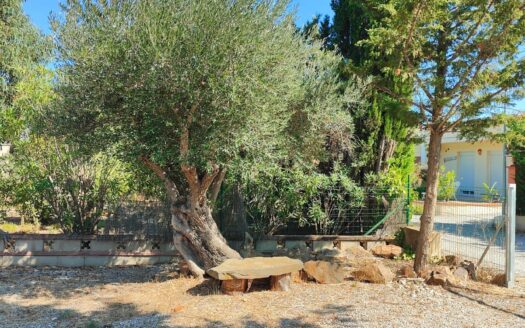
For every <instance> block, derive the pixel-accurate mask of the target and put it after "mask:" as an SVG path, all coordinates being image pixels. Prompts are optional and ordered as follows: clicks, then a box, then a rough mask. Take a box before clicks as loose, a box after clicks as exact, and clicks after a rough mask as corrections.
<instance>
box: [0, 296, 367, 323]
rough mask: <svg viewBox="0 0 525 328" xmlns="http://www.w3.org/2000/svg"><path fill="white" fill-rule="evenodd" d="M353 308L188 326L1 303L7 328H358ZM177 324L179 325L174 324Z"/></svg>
mask: <svg viewBox="0 0 525 328" xmlns="http://www.w3.org/2000/svg"><path fill="white" fill-rule="evenodd" d="M351 311H352V307H351V306H339V305H333V304H330V305H326V306H324V307H322V308H320V309H319V310H315V311H310V313H312V314H315V315H316V321H317V322H312V321H308V320H306V319H305V318H303V317H281V318H277V319H275V320H273V321H272V322H265V320H264V321H261V320H256V319H254V318H252V316H245V317H243V318H242V319H241V320H239V321H238V322H235V323H226V322H223V321H220V320H213V319H208V320H206V322H205V323H204V324H202V325H197V326H195V325H187V324H184V318H181V319H179V320H177V318H176V317H171V316H169V315H166V314H161V313H159V312H143V311H139V309H138V308H137V307H136V306H135V305H133V304H128V303H109V304H107V305H106V306H105V308H104V309H103V310H97V311H92V312H89V313H81V312H78V311H76V310H72V309H64V308H56V307H53V306H50V305H23V304H13V303H6V302H3V301H0V319H1V322H2V327H5V328H15V327H17V328H18V327H24V328H37V327H38V328H43V327H45V328H47V327H53V328H65V327H68V328H134V327H151V328H154V327H170V328H183V327H195V328H196V327H207V328H211V327H225V328H229V327H245V328H248V327H250V328H252V327H253V328H255V327H260V328H267V327H276V326H277V327H286V328H291V327H303V328H319V327H323V326H344V327H358V326H360V325H359V323H358V322H357V321H356V320H355V319H352V318H351V317H350V314H351ZM171 320H174V321H175V323H173V322H170V321H171Z"/></svg>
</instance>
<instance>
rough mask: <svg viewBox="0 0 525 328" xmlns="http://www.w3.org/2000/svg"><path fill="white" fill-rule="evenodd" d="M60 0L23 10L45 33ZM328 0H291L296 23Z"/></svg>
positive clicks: (31, 3) (30, 2)
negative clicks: (294, 8)
mask: <svg viewBox="0 0 525 328" xmlns="http://www.w3.org/2000/svg"><path fill="white" fill-rule="evenodd" d="M59 2H60V0H26V2H25V3H24V10H25V12H26V14H27V15H29V17H30V18H31V20H32V21H33V24H35V25H36V26H38V28H40V29H41V30H42V31H44V32H45V33H49V20H48V17H49V13H50V12H55V13H59V12H60V8H59V6H58V4H59ZM330 2H331V1H330V0H293V1H292V3H293V4H294V5H296V6H297V9H298V12H297V24H298V25H303V24H304V23H305V22H306V21H308V20H309V19H311V18H312V17H314V16H315V15H316V14H321V15H326V14H331V12H332V9H331V8H330Z"/></svg>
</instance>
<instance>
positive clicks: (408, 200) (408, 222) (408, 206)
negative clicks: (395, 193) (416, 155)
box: [406, 175, 410, 225]
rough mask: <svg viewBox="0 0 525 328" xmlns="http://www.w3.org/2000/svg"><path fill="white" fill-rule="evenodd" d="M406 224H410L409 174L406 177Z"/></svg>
mask: <svg viewBox="0 0 525 328" xmlns="http://www.w3.org/2000/svg"><path fill="white" fill-rule="evenodd" d="M406 223H407V225H408V224H410V175H409V176H408V178H407V222H406Z"/></svg>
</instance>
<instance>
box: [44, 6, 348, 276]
mask: <svg viewBox="0 0 525 328" xmlns="http://www.w3.org/2000/svg"><path fill="white" fill-rule="evenodd" d="M287 6H288V1H284V0H283V1H275V0H237V1H230V0H211V1H194V0H180V1H164V0H142V1H134V0H121V1H111V2H107V1H87V0H85V1H82V0H71V1H68V2H67V5H65V6H64V8H63V9H64V11H65V20H62V21H55V22H54V26H55V33H56V39H57V41H58V44H57V48H58V50H59V63H58V70H59V80H58V93H59V95H60V96H61V97H62V99H61V100H62V101H61V102H60V103H59V104H58V105H57V111H56V112H54V115H53V116H52V117H53V119H54V122H53V124H54V125H55V127H57V128H60V127H65V129H63V130H62V131H63V132H64V133H66V134H67V135H68V136H70V137H71V138H75V139H79V140H84V142H87V143H89V144H91V145H93V147H104V146H107V145H109V144H112V145H113V146H114V147H116V149H117V153H118V154H119V155H120V156H121V157H122V158H124V159H126V160H128V161H136V160H137V159H139V160H140V161H141V162H142V163H143V165H144V166H145V167H147V168H148V169H149V170H150V171H151V172H152V173H154V174H156V175H157V176H158V178H159V179H160V180H162V182H163V183H164V185H165V190H166V193H167V195H168V197H169V199H170V201H171V204H172V206H171V210H172V226H173V229H174V241H175V246H176V248H177V250H178V251H179V252H180V253H181V254H182V256H183V257H184V259H185V260H186V261H187V262H188V264H189V267H190V269H191V270H192V272H193V273H194V274H195V275H197V276H199V275H202V274H203V273H204V270H206V269H209V268H210V267H213V266H215V265H217V264H219V263H221V262H222V261H224V260H225V259H227V258H238V257H239V254H238V253H237V252H236V251H234V250H233V249H231V248H230V247H229V246H228V245H227V243H226V240H225V239H224V238H223V236H222V235H221V233H220V232H219V230H218V228H217V225H216V223H215V221H214V220H213V218H212V213H211V209H210V203H213V200H214V198H215V197H216V195H217V192H216V191H217V190H218V187H219V186H220V184H221V183H222V179H223V178H224V172H225V170H226V169H227V168H228V167H229V166H230V165H231V164H232V163H234V162H242V161H248V162H249V161H252V162H257V161H259V162H265V161H267V162H268V163H270V162H272V161H275V160H282V159H286V157H287V156H293V157H294V159H295V160H299V161H304V162H312V161H315V159H316V158H319V156H322V154H321V153H322V150H323V148H324V146H325V142H326V139H325V136H326V135H327V134H328V133H330V134H333V135H345V134H348V133H349V130H351V128H352V123H351V118H350V116H349V115H348V113H346V112H342V111H341V110H340V108H342V107H343V104H344V102H345V95H347V93H345V92H343V93H341V92H340V90H341V87H340V85H339V84H338V82H337V75H336V66H337V63H338V62H339V59H338V58H337V57H335V56H334V55H333V54H331V53H328V52H323V51H321V50H320V46H319V45H315V44H314V45H313V46H312V44H311V43H307V42H305V41H304V39H303V38H301V37H300V35H298V34H297V33H296V31H295V28H294V26H293V17H291V16H290V15H289V14H288V13H287V11H286V8H287ZM336 91H337V92H336ZM59 123H61V124H59ZM84 144H85V143H84Z"/></svg>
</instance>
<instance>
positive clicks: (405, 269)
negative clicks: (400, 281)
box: [398, 265, 417, 278]
mask: <svg viewBox="0 0 525 328" xmlns="http://www.w3.org/2000/svg"><path fill="white" fill-rule="evenodd" d="M398 274H399V275H400V276H401V277H403V278H417V274H416V273H415V272H414V269H413V268H412V266H411V265H403V266H402V267H401V269H399V271H398Z"/></svg>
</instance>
